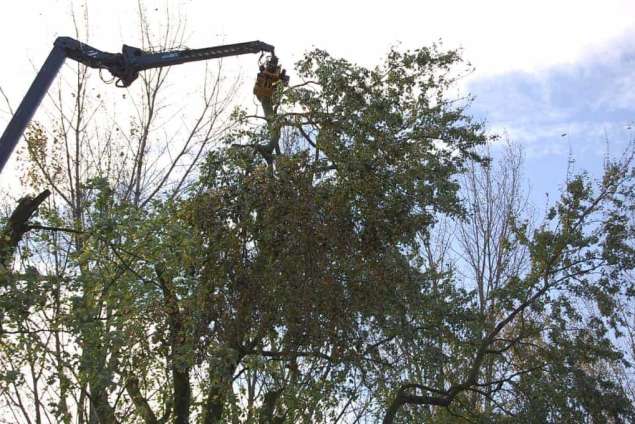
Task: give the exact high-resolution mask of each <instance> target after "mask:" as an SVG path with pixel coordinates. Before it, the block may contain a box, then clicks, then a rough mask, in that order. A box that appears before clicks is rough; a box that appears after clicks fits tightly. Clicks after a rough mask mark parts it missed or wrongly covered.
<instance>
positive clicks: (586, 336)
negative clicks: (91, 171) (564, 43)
mask: <svg viewBox="0 0 635 424" xmlns="http://www.w3.org/2000/svg"><path fill="white" fill-rule="evenodd" d="M461 66H462V65H461V59H460V57H459V55H458V54H457V53H456V52H453V51H442V50H440V49H438V48H436V47H431V48H421V49H418V50H415V51H408V52H401V51H398V50H391V51H390V52H389V53H388V55H387V56H386V58H385V60H384V62H383V63H382V64H381V65H380V66H377V67H375V68H372V69H369V68H365V67H362V66H358V65H355V64H353V63H350V62H349V61H347V60H345V59H338V58H334V57H332V56H330V55H329V54H328V53H327V52H325V51H322V50H315V51H312V52H309V53H307V54H306V55H305V56H304V57H303V58H302V59H301V60H300V61H299V62H298V63H297V64H296V72H295V75H297V80H298V81H297V82H296V83H295V85H292V86H290V87H283V86H278V87H277V88H276V92H275V94H274V96H273V97H272V98H259V99H258V100H259V102H260V106H261V107H260V108H259V110H260V111H259V112H258V113H255V114H254V113H251V112H249V111H246V110H243V109H237V110H235V111H234V112H233V113H232V115H231V117H230V118H229V119H230V121H229V122H230V125H228V126H227V127H226V128H227V129H226V131H223V132H221V133H219V134H220V136H219V137H218V138H216V139H215V140H216V141H218V145H217V146H215V147H214V148H210V146H206V147H205V148H204V149H203V148H201V150H199V151H198V154H196V155H194V156H195V157H196V158H201V159H202V160H201V161H200V162H192V163H193V165H192V166H190V167H189V168H188V169H195V168H194V165H196V166H197V168H196V169H197V171H196V172H192V173H189V171H188V174H186V175H184V176H183V177H182V178H179V179H177V180H176V181H175V183H174V185H173V186H172V187H176V189H174V190H167V189H166V187H167V185H165V186H163V185H162V184H164V183H166V181H168V180H169V178H168V177H166V178H160V177H159V178H155V177H153V174H152V173H148V174H147V175H146V176H145V177H143V175H142V173H143V172H145V171H144V170H146V169H147V168H146V167H147V166H148V165H147V162H146V165H144V164H143V163H140V162H139V159H138V158H140V157H141V156H142V155H143V153H144V152H145V151H146V150H145V149H146V147H143V146H145V144H143V145H142V144H141V143H142V142H143V143H150V142H151V141H150V140H151V139H150V138H147V139H144V138H143V137H144V135H147V133H148V132H149V129H150V128H152V125H151V124H152V121H151V119H152V118H149V119H150V120H148V121H145V122H146V123H147V125H144V124H143V122H142V123H141V125H140V126H139V127H138V128H142V129H144V128H145V129H144V130H142V131H140V132H135V133H133V134H132V135H133V139H135V138H134V137H137V136H139V135H140V137H141V138H140V139H139V143H140V144H139V147H138V149H137V150H136V152H137V156H136V157H137V160H135V161H133V162H131V164H130V165H128V168H126V167H125V166H124V167H123V168H122V170H120V171H117V172H113V173H107V172H106V173H103V174H99V173H98V174H96V175H91V176H90V177H86V178H83V177H82V178H80V177H77V178H78V180H76V182H75V183H74V184H73V183H71V184H65V183H57V184H56V181H60V180H59V179H57V178H58V177H59V173H60V172H62V171H60V170H59V169H58V168H56V166H57V165H56V164H55V163H48V164H44V165H42V164H41V163H40V164H39V166H38V167H36V168H35V169H31V175H30V178H31V180H32V181H33V182H34V185H37V186H38V187H46V186H49V185H51V184H53V187H51V188H52V190H51V192H52V195H51V199H50V200H49V201H47V202H45V204H44V205H43V206H42V208H41V211H40V216H39V217H38V218H37V219H38V222H37V223H36V224H35V225H32V226H31V228H32V231H31V234H30V238H29V239H28V240H27V241H26V242H25V243H23V247H22V249H21V251H20V252H19V253H18V255H17V256H16V260H15V262H14V264H13V269H12V271H10V272H9V273H8V274H7V275H6V278H5V280H6V281H4V282H3V283H4V284H3V287H2V290H3V299H6V301H3V302H2V307H3V323H2V324H3V327H2V328H3V331H4V332H3V341H4V342H5V343H4V345H3V350H2V353H1V355H2V364H3V368H2V385H3V386H2V387H3V390H4V392H3V393H5V398H6V399H5V402H6V405H7V408H8V409H10V410H12V411H18V412H16V413H18V414H19V413H21V414H22V415H21V416H20V418H19V420H22V421H27V420H28V419H31V418H32V417H35V414H34V413H33V412H30V411H29V408H27V407H26V406H25V401H23V400H21V398H20V397H19V396H20V394H21V393H29V399H31V402H32V403H33V405H34V406H33V408H34V410H35V411H36V413H37V416H38V417H40V418H39V419H41V415H42V414H49V416H51V417H55V418H54V419H55V420H57V421H59V422H71V421H72V420H74V419H75V418H77V420H79V421H80V422H88V423H117V422H140V423H148V424H149V423H167V422H175V423H188V422H201V423H205V424H211V423H220V422H250V423H287V422H289V423H291V422H293V423H296V422H298V423H301V422H304V423H313V422H329V423H331V422H360V421H362V420H366V421H370V422H379V421H382V420H383V422H384V423H392V422H435V423H444V422H455V421H456V420H458V419H459V418H458V417H462V418H463V419H464V420H470V421H473V422H627V421H628V420H630V419H632V418H633V415H634V411H633V407H632V393H629V392H628V385H627V384H625V383H624V381H625V380H627V377H628V372H626V371H625V368H624V367H625V366H626V365H627V364H628V363H629V362H628V359H629V358H630V356H629V355H631V354H632V352H629V350H628V349H625V348H624V347H623V345H621V344H620V340H622V335H623V332H625V331H626V330H627V329H628V328H630V327H629V321H628V320H629V315H628V314H627V313H626V310H625V308H624V305H627V304H628V302H629V301H630V296H632V294H633V291H632V287H631V286H632V281H631V280H630V278H629V272H630V270H631V269H632V267H633V259H634V257H633V250H632V247H631V239H632V231H633V228H632V222H631V216H630V211H631V208H632V174H631V171H630V166H631V164H630V158H629V157H628V156H626V157H625V158H623V159H622V160H621V161H618V162H616V163H607V166H606V174H605V176H604V178H603V180H601V181H599V182H597V183H594V182H593V181H592V180H591V179H590V178H589V177H588V176H585V175H580V176H574V177H571V178H570V180H569V181H567V184H566V187H565V189H564V191H563V194H562V198H561V199H560V200H559V201H558V202H556V203H555V205H554V206H553V208H552V209H551V210H550V211H549V213H548V215H547V216H546V217H545V219H544V221H543V222H541V223H540V224H538V225H536V224H533V223H532V222H531V220H529V216H528V214H527V211H526V209H524V208H523V207H522V204H523V198H522V196H523V193H522V191H523V190H522V178H521V177H520V174H519V169H520V166H521V161H520V155H519V154H518V153H517V152H514V151H512V150H510V151H508V154H509V156H508V157H507V159H508V160H506V161H505V162H503V164H502V165H500V167H498V168H497V167H496V166H498V165H496V166H495V165H494V164H491V163H490V161H489V160H488V156H489V155H488V152H487V151H486V150H484V149H483V147H484V145H485V144H486V143H487V142H488V141H491V140H490V139H489V137H488V136H487V135H486V133H485V129H484V126H483V124H482V123H480V122H476V121H474V120H473V119H472V118H471V117H470V116H469V114H468V110H467V108H468V106H469V101H467V100H465V99H453V98H450V96H449V90H450V88H451V87H453V84H455V83H456V79H457V78H459V77H460V72H459V71H460V70H461ZM147 81H149V82H148V84H146V87H145V88H146V89H150V92H153V91H152V90H151V89H152V87H153V85H152V81H159V80H153V79H152V77H148V80H147ZM157 84H159V83H158V82H157ZM159 85H160V84H159ZM156 88H159V87H158V86H156ZM146 98H148V97H147V96H146ZM206 105H207V106H209V103H206ZM151 115H152V114H150V116H151ZM209 122H212V121H211V120H210V121H209ZM210 131H211V130H210ZM210 133H211V132H208V133H207V134H210ZM36 135H37V137H36ZM81 140H85V139H84V138H81V137H80V138H79V139H78V141H77V142H78V143H79V142H80V141H81ZM135 140H136V139H135ZM52 141H53V140H52V137H51V134H47V133H46V132H42V131H39V132H38V131H35V132H31V137H30V142H31V146H36V147H37V146H39V147H38V149H39V150H36V149H34V148H31V161H33V162H37V160H38V156H37V154H38V152H41V151H45V148H46V147H42V146H47V145H48V144H47V143H51V142H52ZM82 142H83V141H82ZM43 149H44V150H43ZM67 153H68V152H67ZM111 154H112V155H113V157H116V156H117V155H119V152H118V151H113V152H111ZM69 155H70V156H69V157H72V153H69ZM40 159H41V156H40ZM80 159H81V158H79V157H74V160H77V161H78V162H79V160H80ZM173 168H174V167H168V169H169V171H168V172H167V174H166V173H165V172H163V173H161V172H160V171H161V169H157V175H168V176H169V175H170V172H171V171H172V169H173ZM47 170H48V171H47ZM51 170H52V171H51ZM69 174H70V176H73V175H75V174H76V173H75V172H74V170H72V169H69ZM77 174H79V173H77ZM121 175H124V176H126V177H127V178H121ZM62 181H64V180H62ZM69 181H73V180H72V179H70V180H69ZM157 181H158V183H157ZM144 184H145V186H144ZM153 184H158V185H154V186H153ZM162 193H165V195H163V194H162ZM64 199H71V201H69V202H66V203H64V201H63V200H64ZM35 250H37V251H38V252H40V253H38V254H34V253H33V252H34V251H35ZM25 270H28V271H29V272H22V271H25ZM25 290H27V291H28V292H29V293H34V292H37V293H38V295H37V298H34V299H33V300H32V301H31V302H27V303H24V302H22V303H20V304H19V305H17V302H16V301H17V300H18V299H21V297H20V296H19V294H20V293H22V292H24V291H25ZM25 317H27V318H28V319H25ZM40 379H46V382H47V386H48V387H49V388H52V389H47V390H45V389H43V386H42V385H43V383H42V380H40ZM33 419H35V420H36V421H37V420H38V418H33Z"/></svg>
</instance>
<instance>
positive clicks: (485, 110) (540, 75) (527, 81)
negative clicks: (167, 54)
mask: <svg viewBox="0 0 635 424" xmlns="http://www.w3.org/2000/svg"><path fill="white" fill-rule="evenodd" d="M5 3H6V5H3V9H2V14H0V40H3V41H2V48H3V60H2V64H3V66H2V67H0V87H2V88H3V89H4V91H5V92H6V94H7V96H8V97H9V100H10V101H11V103H12V104H13V105H16V104H17V103H18V102H19V101H20V100H21V97H22V96H23V95H24V93H25V91H26V89H27V88H28V85H29V84H30V82H31V80H32V78H33V77H34V75H35V72H36V69H37V68H39V66H40V64H41V63H42V62H43V60H44V58H45V57H46V55H47V53H48V51H49V50H50V48H51V45H52V42H53V40H54V39H55V37H57V36H60V35H71V36H73V35H74V30H73V22H72V19H71V18H70V11H71V9H72V6H71V2H70V1H68V0H22V1H20V2H13V1H12V2H5ZM82 3H83V2H81V1H75V2H74V5H73V7H74V10H75V11H76V16H77V17H78V19H80V18H81V16H82V14H83V13H85V12H86V10H87V16H88V20H89V22H90V25H89V33H88V34H82V35H81V38H82V39H83V41H86V39H87V40H88V42H89V44H91V45H93V46H95V47H97V48H100V49H102V50H106V51H118V50H120V48H121V44H123V43H127V44H134V42H135V41H134V40H136V39H137V38H136V37H137V28H138V26H137V2H136V1H133V0H110V1H108V2H105V1H97V0H92V1H91V0H88V1H87V9H86V8H85V7H82V6H81V5H82ZM146 9H147V13H148V16H149V17H150V19H151V20H155V21H156V22H159V21H162V19H163V18H164V17H165V16H166V14H167V11H168V9H169V13H171V14H172V16H177V15H180V16H181V17H182V18H183V19H184V20H185V21H186V24H187V28H188V30H187V35H186V43H187V46H188V47H192V48H195V47H204V46H210V45H217V44H223V43H230V42H241V41H249V40H254V39H260V40H262V41H265V42H268V43H271V44H274V45H275V46H276V52H277V54H278V56H279V57H280V58H281V60H283V61H284V63H285V64H287V67H288V68H291V66H289V65H290V64H292V63H294V62H295V61H296V60H298V59H299V58H300V57H301V56H302V54H303V52H304V51H306V50H309V49H311V48H313V47H318V48H322V49H326V50H328V51H329V52H330V53H332V54H333V55H336V56H342V57H345V58H347V59H349V60H351V61H354V62H357V63H360V64H362V65H367V66H373V65H374V64H376V63H378V62H379V61H380V60H381V58H382V56H383V55H384V54H385V52H386V51H387V50H388V49H389V48H390V47H391V46H400V47H402V48H416V47H419V46H424V45H429V44H431V43H432V42H438V41H439V40H442V43H443V46H445V47H447V48H460V49H462V52H463V53H462V54H463V57H464V58H465V59H466V60H467V61H468V62H469V63H471V65H472V66H473V67H474V71H473V72H472V73H470V74H469V76H468V77H466V79H465V80H464V81H463V82H462V85H461V87H460V89H461V90H465V91H468V92H470V93H472V94H473V95H474V96H475V100H474V103H473V105H472V108H471V112H472V114H473V115H474V116H475V117H477V118H478V119H482V120H485V121H486V123H487V125H488V128H489V131H491V132H496V133H498V134H501V135H502V136H503V137H505V138H508V139H510V140H511V141H513V142H515V143H519V144H521V145H522V146H523V148H524V151H525V156H526V170H525V174H526V176H527V177H528V180H529V184H530V186H531V190H532V201H533V202H534V203H540V202H542V198H543V197H544V195H545V193H550V194H551V196H552V197H554V196H557V193H558V190H559V187H561V184H562V181H563V179H564V177H565V175H566V168H567V163H568V161H569V158H571V157H572V158H574V159H575V167H576V169H580V170H581V169H588V170H590V171H591V172H592V173H594V174H596V175H597V174H598V173H599V172H600V171H601V166H602V162H603V158H604V157H605V155H606V152H607V151H609V152H610V153H611V154H614V155H617V154H619V152H620V151H621V150H622V149H623V148H624V147H625V146H626V143H627V142H628V141H629V140H631V138H632V137H633V131H635V123H634V122H635V102H634V101H635V88H634V85H633V84H632V83H633V82H635V67H634V66H633V65H635V63H634V62H635V1H632V0H631V1H619V0H603V1H597V0H594V1H586V0H577V1H569V0H550V1H545V0H535V1H532V2H527V1H523V2H520V1H510V0H506V1H505V0H481V1H473V0H472V1H470V0H446V1H443V2H431V1H413V0H410V1H405V0H391V1H388V2H387V1H383V2H379V1H352V0H351V1H342V0H340V1H333V0H322V1H320V2H311V3H308V2H299V1H287V0H278V1H276V2H267V3H265V2H255V1H239V0H234V1H223V2H212V1H209V0H172V1H165V0H162V1H153V0H147V1H146ZM131 40H132V41H131ZM254 60H255V59H254V58H253V57H240V58H235V59H231V60H230V61H229V63H230V69H232V70H234V72H237V73H240V74H241V75H243V76H249V77H250V76H251V73H253V69H252V68H253V67H254ZM183 66H190V65H183ZM290 73H291V74H292V72H290ZM176 75H177V78H178V75H179V74H178V73H177V74H176ZM181 75H184V74H181ZM174 83H175V84H176V83H177V82H176V81H175V82H174ZM248 85H249V84H245V87H243V90H245V93H247V92H248V91H249V87H247V86H248ZM8 117H9V115H8V113H7V108H6V107H4V105H3V104H2V103H0V128H4V126H5V125H6V122H7V121H8ZM631 124H633V125H632V128H633V129H632V130H631V129H630V128H631ZM8 178H9V177H7V176H6V175H5V174H3V175H2V177H0V179H1V180H2V181H5V182H6V181H8Z"/></svg>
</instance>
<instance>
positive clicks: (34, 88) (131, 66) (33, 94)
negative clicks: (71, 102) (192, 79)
mask: <svg viewBox="0 0 635 424" xmlns="http://www.w3.org/2000/svg"><path fill="white" fill-rule="evenodd" d="M261 52H268V53H271V55H272V57H273V58H275V54H274V47H273V46H272V45H271V44H267V43H264V42H262V41H249V42H246V43H236V44H226V45H223V46H215V47H207V48H202V49H182V50H172V51H164V52H146V51H143V50H142V49H139V48H137V47H131V46H127V45H125V44H124V45H123V47H122V51H121V53H108V52H104V51H101V50H99V49H96V48H94V47H91V46H89V45H88V44H84V43H82V42H80V41H78V40H75V39H73V38H70V37H58V38H57V39H56V40H55V42H54V43H53V49H52V50H51V53H49V55H48V57H47V59H46V61H45V62H44V65H42V68H41V69H40V71H39V72H38V74H37V76H36V77H35V80H33V83H32V84H31V87H30V88H29V90H28V91H27V93H26V95H25V96H24V99H22V102H21V103H20V106H18V109H17V110H16V111H15V114H14V115H13V117H12V118H11V121H9V124H8V125H7V128H6V129H5V130H4V133H3V134H2V136H1V137H0V172H2V169H3V168H4V166H5V164H6V163H7V161H8V160H9V157H10V156H11V153H12V152H13V150H14V149H15V146H16V145H17V144H18V140H19V139H20V137H21V136H22V134H23V133H24V130H25V128H26V126H27V125H28V124H29V121H30V120H31V118H32V117H33V115H34V114H35V111H36V110H37V108H38V106H39V105H40V103H41V102H42V99H43V98H44V96H45V95H46V92H47V91H48V89H49V87H50V86H51V84H52V82H53V80H55V77H56V76H57V74H58V72H59V70H60V68H61V67H62V65H63V64H64V60H65V59H66V58H70V59H73V60H76V61H77V62H80V63H82V64H84V65H86V66H88V67H90V68H97V69H106V70H108V71H109V72H110V73H111V74H112V76H113V77H115V78H116V79H117V84H116V85H117V86H118V87H127V86H129V85H130V84H132V83H133V82H134V80H135V79H137V77H138V76H139V72H140V71H143V70H146V69H152V68H161V67H164V66H172V65H178V64H181V63H187V62H194V61H199V60H208V59H218V58H222V57H228V56H238V55H243V54H249V53H261Z"/></svg>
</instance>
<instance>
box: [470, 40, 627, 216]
mask: <svg viewBox="0 0 635 424" xmlns="http://www.w3.org/2000/svg"><path fill="white" fill-rule="evenodd" d="M467 89H468V90H469V91H470V92H471V93H472V94H473V95H474V96H475V97H476V100H475V101H474V103H473V105H472V113H473V114H474V115H475V116H476V117H478V118H480V119H485V120H486V122H487V125H488V127H489V128H490V130H491V131H493V132H496V133H498V134H501V135H502V136H503V137H507V138H509V139H510V140H511V141H513V142H515V143H520V144H521V145H522V146H523V149H524V152H525V158H526V170H525V174H526V175H527V177H528V178H529V182H530V185H531V191H532V197H531V198H532V201H533V203H534V204H535V205H536V206H539V207H540V206H542V205H541V203H544V197H545V196H544V195H545V193H550V197H551V199H552V200H553V199H554V198H555V197H556V196H557V194H558V189H559V187H561V184H562V182H563V180H564V179H565V177H566V170H567V163H568V160H569V157H572V158H573V159H574V160H575V169H576V170H577V171H581V170H583V169H584V170H588V171H589V172H590V173H591V174H593V175H600V174H601V171H602V163H603V161H604V158H605V157H606V154H607V151H608V152H609V154H610V155H611V156H617V155H619V154H620V153H621V152H622V151H623V150H624V148H625V147H626V145H627V143H628V142H629V140H631V139H632V137H633V135H634V134H635V33H628V34H625V35H624V36H623V37H621V38H620V39H618V40H615V41H614V42H612V43H609V44H607V45H605V46H603V48H601V49H597V50H596V51H594V52H592V53H589V54H587V55H585V56H584V57H582V58H580V59H579V60H578V61H576V62H573V63H566V64H558V65H555V66H550V67H546V68H543V69H541V70H538V71H532V72H525V71H511V72H505V73H501V74H498V75H493V76H488V77H484V78H475V79H473V80H471V81H470V82H469V83H468V86H467Z"/></svg>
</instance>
